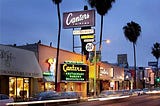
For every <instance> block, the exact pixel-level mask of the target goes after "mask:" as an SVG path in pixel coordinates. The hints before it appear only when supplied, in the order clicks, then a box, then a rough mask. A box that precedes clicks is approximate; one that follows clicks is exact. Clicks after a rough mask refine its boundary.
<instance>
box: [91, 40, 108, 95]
mask: <svg viewBox="0 0 160 106" xmlns="http://www.w3.org/2000/svg"><path fill="white" fill-rule="evenodd" d="M101 42H106V43H110V40H102V41H101ZM98 43H100V41H99V42H97V43H95V44H94V49H95V50H94V60H95V61H94V97H96V96H97V94H96V88H97V86H96V83H97V82H96V79H97V52H96V45H97V44H98Z"/></svg>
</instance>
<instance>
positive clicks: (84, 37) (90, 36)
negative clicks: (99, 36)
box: [81, 35, 94, 39]
mask: <svg viewBox="0 0 160 106" xmlns="http://www.w3.org/2000/svg"><path fill="white" fill-rule="evenodd" d="M81 39H94V35H81Z"/></svg>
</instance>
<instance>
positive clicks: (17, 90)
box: [0, 45, 42, 101]
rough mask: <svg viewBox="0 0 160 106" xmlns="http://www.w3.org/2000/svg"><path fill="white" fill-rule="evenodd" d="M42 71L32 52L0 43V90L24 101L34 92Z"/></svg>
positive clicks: (17, 99) (16, 99)
mask: <svg viewBox="0 0 160 106" xmlns="http://www.w3.org/2000/svg"><path fill="white" fill-rule="evenodd" d="M37 78H42V71H41V68H40V66H39V64H38V61H37V58H36V56H35V54H34V52H31V51H28V50H23V49H18V48H15V47H10V46H4V45H0V92H1V93H4V94H7V95H9V96H10V97H13V98H14V99H15V101H25V100H27V99H28V98H29V96H30V95H32V94H34V93H36V85H37V84H38V81H37Z"/></svg>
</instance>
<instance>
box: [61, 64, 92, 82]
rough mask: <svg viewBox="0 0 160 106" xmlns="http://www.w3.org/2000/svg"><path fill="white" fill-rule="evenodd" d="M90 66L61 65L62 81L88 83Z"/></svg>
mask: <svg viewBox="0 0 160 106" xmlns="http://www.w3.org/2000/svg"><path fill="white" fill-rule="evenodd" d="M88 76H89V75H88V66H87V65H78V64H61V80H63V81H88Z"/></svg>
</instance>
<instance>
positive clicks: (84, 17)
mask: <svg viewBox="0 0 160 106" xmlns="http://www.w3.org/2000/svg"><path fill="white" fill-rule="evenodd" d="M86 26H95V10H85V11H75V12H66V13H63V28H75V27H86Z"/></svg>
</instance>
